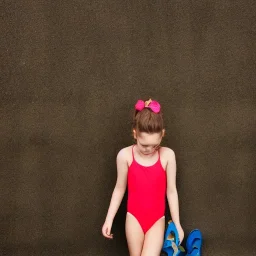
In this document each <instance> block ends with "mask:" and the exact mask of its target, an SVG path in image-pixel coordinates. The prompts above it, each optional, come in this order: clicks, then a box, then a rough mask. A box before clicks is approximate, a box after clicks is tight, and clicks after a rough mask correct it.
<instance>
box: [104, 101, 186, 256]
mask: <svg viewBox="0 0 256 256" xmlns="http://www.w3.org/2000/svg"><path fill="white" fill-rule="evenodd" d="M160 108H161V107H160V104H159V103H158V102H157V101H152V100H151V99H149V100H148V101H145V102H144V101H142V100H138V102H137V103H136V105H135V114H134V120H133V136H134V139H135V140H136V144H135V145H132V146H129V147H126V148H123V149H122V150H120V152H119V153H118V155H117V182H116V186H115V189H114V191H113V194H112V198H111V202H110V206H109V209H108V213H107V217H106V220H105V223H104V225H103V227H102V234H103V235H104V236H105V237H107V238H110V239H112V238H113V234H111V227H112V223H113V220H114V217H115V215H116V212H117V210H118V208H119V206H120V204H121V201H122V199H123V196H124V193H125V190H126V185H127V183H128V204H127V215H126V223H125V232H126V238H127V243H128V248H129V252H130V256H159V255H160V252H161V248H162V245H163V237H164V229H165V216H164V214H165V195H167V200H168V203H169V208H170V213H171V217H172V220H173V222H174V223H175V225H176V227H177V230H178V233H179V238H180V241H182V240H183V238H184V232H183V229H182V227H181V224H180V219H179V203H178V194H177V189H176V161H175V154H174V152H173V151H172V150H171V149H170V148H167V147H161V146H160V143H161V141H162V138H163V136H164V133H165V129H164V125H163V118H162V114H161V111H160Z"/></svg>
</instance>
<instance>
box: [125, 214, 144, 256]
mask: <svg viewBox="0 0 256 256" xmlns="http://www.w3.org/2000/svg"><path fill="white" fill-rule="evenodd" d="M125 233H126V239H127V244H128V248H129V252H130V256H140V255H141V251H142V247H143V242H144V233H143V230H142V228H141V226H140V224H139V222H138V221H137V219H136V218H135V217H134V216H133V215H131V214H130V213H127V214H126V222H125Z"/></svg>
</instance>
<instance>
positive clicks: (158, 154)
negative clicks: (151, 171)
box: [157, 148, 160, 161]
mask: <svg viewBox="0 0 256 256" xmlns="http://www.w3.org/2000/svg"><path fill="white" fill-rule="evenodd" d="M157 152H158V160H157V161H160V148H159V149H158V150H157Z"/></svg>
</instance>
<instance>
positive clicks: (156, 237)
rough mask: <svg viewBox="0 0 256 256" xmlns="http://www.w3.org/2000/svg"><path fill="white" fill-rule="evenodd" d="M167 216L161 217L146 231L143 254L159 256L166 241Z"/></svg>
mask: <svg viewBox="0 0 256 256" xmlns="http://www.w3.org/2000/svg"><path fill="white" fill-rule="evenodd" d="M164 228H165V218H164V217H163V218H161V219H159V220H158V221H157V222H156V223H155V224H154V225H153V226H152V227H151V228H150V229H149V230H148V231H147V233H146V235H145V239H144V244H143V249H142V253H141V256H159V255H160V253H161V249H162V246H163V242H164Z"/></svg>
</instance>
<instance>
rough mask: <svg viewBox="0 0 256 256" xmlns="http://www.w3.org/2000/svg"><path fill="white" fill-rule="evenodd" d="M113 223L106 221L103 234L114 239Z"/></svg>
mask: <svg viewBox="0 0 256 256" xmlns="http://www.w3.org/2000/svg"><path fill="white" fill-rule="evenodd" d="M111 228H112V223H111V222H107V221H105V223H104V225H103V226H102V235H103V236H105V237H106V238H108V239H113V234H111Z"/></svg>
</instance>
